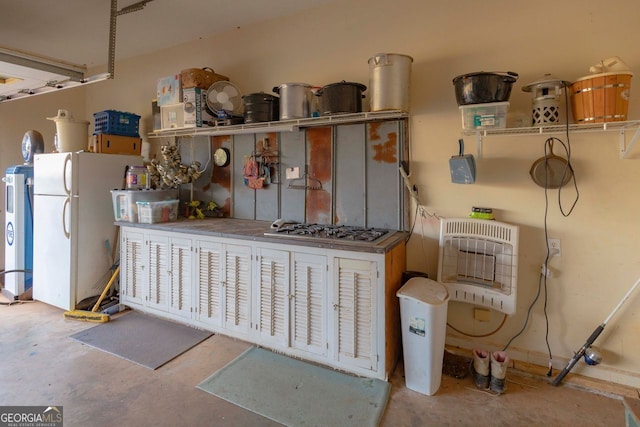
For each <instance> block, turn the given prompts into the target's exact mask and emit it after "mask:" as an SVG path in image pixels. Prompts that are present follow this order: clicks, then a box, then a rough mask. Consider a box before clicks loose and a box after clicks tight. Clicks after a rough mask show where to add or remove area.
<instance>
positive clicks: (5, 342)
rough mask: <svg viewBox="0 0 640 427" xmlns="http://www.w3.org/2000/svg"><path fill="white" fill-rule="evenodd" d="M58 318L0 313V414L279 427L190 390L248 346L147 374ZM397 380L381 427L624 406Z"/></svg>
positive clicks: (518, 422) (523, 390) (529, 386)
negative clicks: (420, 388) (47, 411)
mask: <svg viewBox="0 0 640 427" xmlns="http://www.w3.org/2000/svg"><path fill="white" fill-rule="evenodd" d="M6 301H7V300H6V299H5V298H4V297H3V296H0V302H6ZM62 313H63V311H62V310H59V309H57V308H54V307H51V306H48V305H46V304H42V303H39V302H28V303H24V304H16V305H10V306H7V305H1V306H0V361H1V363H0V405H1V406H4V405H27V406H30V405H52V406H63V410H64V425H65V426H66V427H72V426H86V425H91V426H112V425H123V426H133V425H136V426H150V425H153V426H275V425H279V424H277V423H274V422H273V421H270V420H268V419H265V418H263V417H261V416H259V415H256V414H254V413H252V412H249V411H246V410H244V409H241V408H239V407H236V406H235V405H233V404H230V403H228V402H226V401H224V400H221V399H218V398H216V397H215V396H212V395H210V394H208V393H206V392H203V391H201V390H199V389H197V388H196V385H197V384H198V383H200V382H201V381H202V380H203V379H205V378H207V377H208V376H209V375H211V374H212V373H213V372H215V371H216V370H217V369H219V368H221V367H223V366H224V365H225V364H226V363H227V362H229V361H231V360H232V359H234V358H235V357H236V356H237V355H239V354H240V353H241V352H242V351H244V350H245V349H246V348H247V347H249V344H248V343H245V342H242V341H238V340H234V339H231V338H227V337H224V336H219V335H213V336H211V337H210V338H208V339H207V340H205V341H204V342H202V343H200V344H199V345H197V346H196V347H194V348H192V349H191V350H189V351H188V352H186V353H184V354H182V355H181V356H179V357H177V358H176V359H174V360H173V361H171V362H169V363H168V364H166V365H164V366H162V367H160V368H159V369H157V370H155V371H152V370H150V369H147V368H144V367H142V366H138V365H135V364H133V363H131V362H128V361H126V360H123V359H120V358H118V357H115V356H112V355H110V354H107V353H104V352H102V351H100V350H96V349H93V348H91V347H88V346H86V345H82V344H80V343H78V342H76V341H74V340H72V339H70V338H69V335H71V334H73V333H75V332H78V331H80V330H84V329H86V328H90V327H92V326H95V324H92V323H86V322H81V321H75V320H66V319H63V317H62ZM402 374H403V372H402V365H401V364H400V365H399V366H398V368H397V369H396V371H395V373H394V375H393V377H392V378H391V383H392V391H391V398H390V400H389V403H388V406H387V408H386V411H385V414H384V418H383V421H382V426H389V427H390V426H471V425H473V426H573V425H580V426H581V427H584V426H624V425H625V415H624V405H623V403H622V400H621V399H618V398H613V397H607V396H604V395H602V394H599V393H594V392H591V391H586V390H583V389H578V388H576V387H575V386H572V385H570V384H564V383H563V385H561V386H560V387H553V386H551V385H550V384H549V380H548V379H547V378H546V377H544V378H542V377H535V376H532V375H529V374H523V373H519V372H517V371H514V370H509V371H508V374H507V380H508V381H507V391H506V392H505V394H503V395H501V396H493V395H490V394H488V393H486V392H482V391H478V390H476V389H475V387H474V385H473V383H472V380H471V378H470V377H469V376H467V378H464V379H460V380H459V379H455V378H453V377H449V376H446V375H443V379H442V384H441V387H440V390H439V391H438V392H437V394H436V395H435V396H424V395H421V394H419V393H417V392H414V391H412V390H409V389H407V388H406V387H405V386H404V379H403V377H402ZM310 404H313V403H312V402H311V403H310ZM327 410H330V408H327Z"/></svg>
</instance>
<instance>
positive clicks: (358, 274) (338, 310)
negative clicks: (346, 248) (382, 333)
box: [333, 258, 378, 371]
mask: <svg viewBox="0 0 640 427" xmlns="http://www.w3.org/2000/svg"><path fill="white" fill-rule="evenodd" d="M334 266H335V267H334V280H333V288H334V292H333V298H334V301H333V311H334V318H333V321H334V337H333V344H334V346H333V350H334V357H335V358H336V360H337V361H338V362H339V363H340V364H341V365H350V366H354V367H359V368H364V369H369V370H372V371H375V370H377V359H378V352H377V342H376V333H375V332H376V315H375V313H376V309H377V302H376V294H377V289H378V286H377V277H378V273H377V264H376V263H375V262H372V261H367V260H359V259H347V258H335V259H334Z"/></svg>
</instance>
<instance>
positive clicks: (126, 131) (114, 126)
mask: <svg viewBox="0 0 640 427" xmlns="http://www.w3.org/2000/svg"><path fill="white" fill-rule="evenodd" d="M93 118H94V121H95V131H94V132H93V134H94V135H98V134H100V133H106V134H109V135H121V136H135V137H140V134H139V126H140V116H139V115H137V114H133V113H125V112H122V111H116V110H104V111H100V112H99V113H94V114H93Z"/></svg>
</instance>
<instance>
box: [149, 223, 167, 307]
mask: <svg viewBox="0 0 640 427" xmlns="http://www.w3.org/2000/svg"><path fill="white" fill-rule="evenodd" d="M144 246H145V249H146V251H145V254H144V258H143V262H144V263H145V265H146V266H147V275H146V280H145V288H146V291H147V293H146V304H147V305H148V306H149V307H150V308H153V309H156V310H160V311H169V275H168V274H167V272H168V271H169V238H168V237H167V236H164V235H147V236H145V239H144Z"/></svg>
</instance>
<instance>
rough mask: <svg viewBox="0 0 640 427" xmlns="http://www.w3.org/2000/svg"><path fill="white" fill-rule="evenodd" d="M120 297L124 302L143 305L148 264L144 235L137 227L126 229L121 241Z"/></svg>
mask: <svg viewBox="0 0 640 427" xmlns="http://www.w3.org/2000/svg"><path fill="white" fill-rule="evenodd" d="M120 251H121V255H120V299H121V302H122V303H128V304H133V305H140V306H141V305H143V304H144V298H145V294H146V293H145V292H144V287H145V276H146V266H145V264H144V235H143V233H142V232H141V231H137V230H135V229H132V230H124V231H123V232H122V237H121V242H120Z"/></svg>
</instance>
